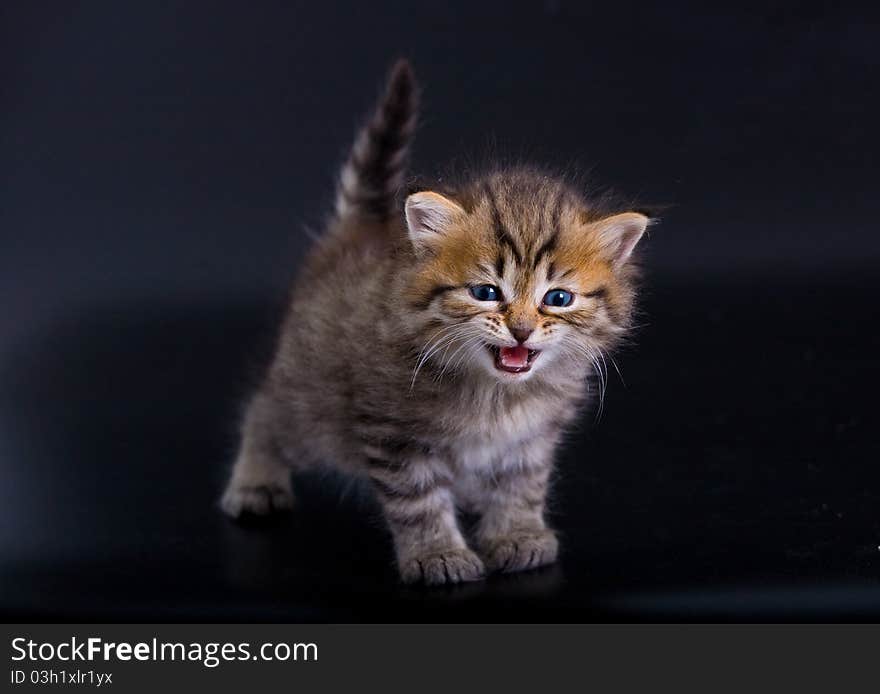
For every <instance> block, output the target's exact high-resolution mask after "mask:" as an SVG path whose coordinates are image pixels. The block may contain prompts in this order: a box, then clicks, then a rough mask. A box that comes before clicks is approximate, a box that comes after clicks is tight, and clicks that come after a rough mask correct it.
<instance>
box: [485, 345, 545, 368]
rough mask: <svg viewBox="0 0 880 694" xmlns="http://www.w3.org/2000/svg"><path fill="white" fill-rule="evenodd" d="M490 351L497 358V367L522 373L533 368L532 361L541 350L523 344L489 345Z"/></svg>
mask: <svg viewBox="0 0 880 694" xmlns="http://www.w3.org/2000/svg"><path fill="white" fill-rule="evenodd" d="M489 351H490V352H491V353H492V356H493V357H494V358H495V368H496V369H498V370H499V371H507V372H508V373H512V374H521V373H525V372H526V371H528V370H530V369H531V368H532V362H534V361H535V359H537V358H538V354H540V352H539V351H538V350H536V349H529V348H528V347H523V346H522V345H517V346H516V347H497V346H495V345H489Z"/></svg>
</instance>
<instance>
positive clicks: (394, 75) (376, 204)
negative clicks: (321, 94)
mask: <svg viewBox="0 0 880 694" xmlns="http://www.w3.org/2000/svg"><path fill="white" fill-rule="evenodd" d="M417 110H418V94H417V91H416V84H415V79H414V77H413V73H412V68H410V66H409V63H407V62H406V61H403V60H401V61H399V62H398V63H396V64H395V66H394V67H393V69H392V70H391V73H390V75H389V78H388V84H387V85H386V87H385V93H384V94H383V96H382V99H381V100H380V102H379V104H378V106H377V107H376V109H375V111H374V112H373V115H372V116H371V118H370V119H369V121H368V122H367V124H366V125H365V126H364V127H363V128H362V129H361V131H360V132H359V133H358V135H357V138H356V139H355V142H354V145H353V147H352V149H351V152H350V153H349V156H348V160H347V161H346V162H345V165H344V166H343V167H342V171H341V173H340V175H339V184H338V186H337V190H336V215H337V216H338V217H339V218H340V219H348V218H354V219H361V220H377V221H380V222H384V221H386V220H387V219H388V218H389V217H390V216H391V214H392V211H393V208H394V202H395V199H396V196H397V191H398V189H399V188H400V187H401V184H402V183H403V176H404V173H405V168H406V160H407V156H408V154H409V145H410V141H411V140H412V135H413V131H414V130H415V124H416V117H417Z"/></svg>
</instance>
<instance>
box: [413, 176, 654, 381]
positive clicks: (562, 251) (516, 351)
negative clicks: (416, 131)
mask: <svg viewBox="0 0 880 694" xmlns="http://www.w3.org/2000/svg"><path fill="white" fill-rule="evenodd" d="M648 222H649V219H648V217H647V216H645V215H644V214H641V213H638V212H621V213H617V214H611V215H606V214H601V213H599V212H598V211H597V210H595V209H592V208H591V207H590V206H589V205H588V204H587V203H586V202H585V201H584V199H583V198H582V197H581V196H580V195H578V194H577V193H576V192H575V191H574V190H573V189H572V188H570V187H569V186H568V185H566V184H565V183H563V182H562V181H560V180H557V179H554V178H552V177H549V176H545V175H542V174H536V173H534V172H530V171H525V170H513V171H507V172H500V173H495V174H492V175H490V176H487V177H485V178H483V179H480V180H478V181H474V182H472V183H470V184H468V185H467V186H465V187H463V188H462V189H460V190H458V191H456V192H454V193H451V194H450V193H443V194H441V193H439V192H435V191H422V192H417V193H413V194H411V195H410V196H409V197H408V198H407V200H406V225H407V229H408V232H409V239H410V242H411V243H412V246H413V248H414V250H415V254H414V258H415V261H414V267H413V269H412V274H411V277H410V280H409V286H408V292H409V297H408V299H409V301H410V303H411V305H412V306H413V307H414V309H415V311H416V316H415V317H416V321H417V324H418V326H419V328H418V333H419V335H418V339H419V341H420V344H421V345H424V348H423V349H422V352H421V354H420V362H421V363H422V364H424V363H428V362H431V363H433V365H434V366H435V367H439V368H441V369H446V370H451V371H458V372H461V371H470V372H477V373H480V374H484V375H488V376H489V377H490V378H492V379H496V380H500V381H502V382H507V383H511V384H513V383H519V382H524V381H526V380H529V379H535V378H542V377H543V378H556V379H560V378H562V379H564V378H566V377H567V376H575V377H577V376H580V375H581V374H583V372H584V371H585V370H587V369H590V368H592V367H593V366H595V367H597V368H598V365H599V363H601V362H602V360H603V357H604V355H603V352H604V351H605V350H607V349H609V348H610V347H612V346H613V345H614V343H615V342H616V341H617V340H618V339H619V338H620V336H621V335H622V334H623V333H624V332H625V331H626V329H627V328H628V327H629V323H630V317H631V313H632V308H633V299H634V279H635V269H634V267H633V264H632V262H631V254H632V251H633V248H634V247H635V245H636V243H637V242H638V241H639V239H640V238H641V237H642V234H643V233H644V231H645V229H646V227H647V225H648Z"/></svg>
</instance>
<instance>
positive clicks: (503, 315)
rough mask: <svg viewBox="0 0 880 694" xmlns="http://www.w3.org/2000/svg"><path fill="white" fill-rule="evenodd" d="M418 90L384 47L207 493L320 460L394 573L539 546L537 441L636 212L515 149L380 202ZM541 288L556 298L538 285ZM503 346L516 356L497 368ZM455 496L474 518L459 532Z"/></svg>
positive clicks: (614, 278)
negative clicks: (373, 513)
mask: <svg viewBox="0 0 880 694" xmlns="http://www.w3.org/2000/svg"><path fill="white" fill-rule="evenodd" d="M416 97H417V90H416V86H415V83H414V79H413V75H412V72H411V70H410V68H409V66H408V65H407V64H406V63H403V62H401V63H399V64H397V65H396V66H395V68H394V69H393V70H392V72H391V76H390V78H389V82H388V86H387V88H386V91H385V94H384V95H383V97H382V99H381V100H380V103H379V105H378V107H377V109H376V111H375V113H374V114H373V116H372V117H371V119H370V120H369V121H368V123H367V125H366V126H365V128H364V129H363V130H362V131H361V133H360V134H359V135H358V137H357V140H356V142H355V145H354V148H353V150H352V152H351V155H350V157H349V159H348V161H347V162H346V164H345V166H344V168H343V170H342V174H341V178H340V183H339V187H338V193H337V203H336V213H335V217H334V218H333V219H332V221H331V222H330V224H329V228H328V229H327V230H326V232H325V233H324V234H323V235H322V237H321V238H320V239H319V241H318V242H317V243H316V244H315V246H314V247H313V249H312V250H311V252H310V254H309V256H308V259H307V261H306V263H305V266H304V268H303V269H302V271H301V273H300V275H299V279H298V281H297V283H296V285H295V287H294V291H293V293H292V300H291V304H290V309H289V312H288V315H287V318H286V320H285V323H284V326H283V329H282V333H281V338H280V342H279V344H278V347H277V351H276V354H275V359H274V361H273V363H272V365H271V368H270V369H269V371H268V374H267V376H266V378H265V380H264V382H263V383H262V385H261V386H260V388H259V389H258V391H257V392H256V394H255V395H254V397H253V399H252V401H251V402H250V405H249V407H248V410H247V414H246V417H245V419H244V423H243V427H242V440H241V448H240V451H239V454H238V459H237V462H236V463H235V466H234V469H233V472H232V476H231V479H230V481H229V485H228V488H227V490H226V492H225V494H224V496H223V499H222V507H223V509H224V510H225V511H226V512H227V513H228V514H230V515H231V516H234V517H238V516H241V515H242V514H246V513H251V514H266V513H270V512H272V511H277V510H280V509H287V508H289V507H291V506H292V504H293V493H292V489H291V478H290V470H291V467H294V468H302V467H306V466H310V465H317V464H329V465H335V466H337V467H339V468H341V469H342V470H344V471H346V472H349V473H351V474H354V475H361V476H364V477H366V478H368V479H369V480H370V482H371V483H372V486H373V489H374V490H375V493H376V495H377V496H378V499H379V500H380V502H381V504H382V507H383V509H384V515H385V518H386V520H387V523H388V527H389V529H390V531H391V533H392V535H393V538H394V546H395V551H396V558H397V564H398V567H399V570H400V575H401V577H402V579H403V580H404V581H407V582H419V581H421V582H426V583H429V584H439V583H448V582H458V581H469V580H474V579H478V578H480V577H482V576H483V575H484V574H485V572H486V571H518V570H522V569H529V568H533V567H537V566H540V565H543V564H547V563H549V562H552V561H554V560H555V559H556V555H557V540H556V536H555V534H554V533H553V531H552V530H551V529H550V528H548V527H547V525H546V523H545V519H544V511H545V501H546V497H547V488H548V481H549V479H550V475H551V469H552V461H553V453H554V449H555V448H556V446H557V443H558V441H559V438H560V435H561V433H562V431H563V430H564V428H565V427H566V425H567V424H569V423H570V422H571V421H572V419H573V418H574V417H576V416H577V413H578V410H579V408H580V407H581V406H582V404H583V403H584V401H585V399H586V397H587V395H588V376H589V375H590V374H591V373H596V372H601V368H600V366H601V364H602V362H603V360H604V357H605V353H606V352H607V350H608V349H610V348H611V347H613V346H614V344H615V343H616V342H617V341H618V340H619V339H620V337H621V336H622V335H623V334H624V333H625V331H626V330H627V328H628V327H629V324H630V317H631V315H632V310H633V301H634V277H635V270H634V268H633V265H632V263H631V260H630V253H631V252H632V250H633V247H634V246H635V244H636V242H637V241H638V240H639V238H640V237H641V235H642V233H643V232H644V230H645V227H646V225H647V223H648V219H647V217H645V216H644V215H642V214H639V213H637V212H622V213H619V214H614V215H608V214H605V213H600V212H598V211H597V210H596V209H595V208H594V207H593V206H591V205H590V203H589V202H588V201H587V200H585V199H584V198H583V197H582V196H581V195H580V194H579V192H578V191H577V190H575V189H573V188H572V187H570V186H569V185H567V184H566V183H565V182H563V181H562V180H560V179H557V178H554V177H550V176H547V175H544V174H541V173H537V172H535V171H532V170H529V169H524V168H516V169H508V170H498V171H494V172H490V173H488V174H487V175H482V176H474V177H472V178H471V179H470V180H467V181H465V182H464V183H462V184H461V185H459V186H456V187H455V188H454V189H452V190H444V191H438V190H421V191H416V192H413V193H412V194H410V195H409V196H408V197H407V198H406V202H405V205H403V206H401V205H399V204H396V203H395V200H396V194H397V193H398V189H399V187H400V185H401V183H402V181H403V177H404V165H405V161H406V157H407V151H408V146H409V143H410V139H411V135H412V132H413V128H414V123H415V119H416ZM401 207H402V208H403V209H401ZM482 285H490V286H492V287H494V288H496V289H497V294H496V295H495V300H489V301H487V300H479V299H477V298H475V296H474V294H473V291H474V290H473V288H474V287H479V286H482ZM555 289H563V290H565V291H567V292H570V293H571V295H572V296H573V303H571V305H570V306H553V305H547V304H546V303H543V299H544V297H545V295H546V294H547V292H548V291H550V290H555ZM520 346H521V347H525V348H527V349H528V350H529V355H530V356H529V358H530V362H529V365H528V367H529V368H527V369H526V368H524V369H520V370H519V371H518V372H516V373H514V372H511V371H510V370H503V369H502V368H500V366H499V359H500V356H499V355H500V354H502V353H509V350H510V349H515V348H519V347H520ZM505 348H506V349H507V350H508V352H502V351H501V350H502V349H505ZM521 353H522V352H520V354H521ZM459 511H467V512H470V513H473V514H476V516H477V517H478V519H479V520H478V521H477V523H476V525H475V528H474V531H473V533H472V536H471V537H470V538H469V541H468V540H466V539H465V537H464V536H463V534H462V531H461V530H460V527H459V524H458V521H457V513H458V512H459Z"/></svg>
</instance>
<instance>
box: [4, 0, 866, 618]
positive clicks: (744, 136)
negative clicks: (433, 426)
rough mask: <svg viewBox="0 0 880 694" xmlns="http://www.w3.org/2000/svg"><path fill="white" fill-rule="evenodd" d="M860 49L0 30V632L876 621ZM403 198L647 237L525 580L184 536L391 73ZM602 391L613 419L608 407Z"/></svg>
mask: <svg viewBox="0 0 880 694" xmlns="http://www.w3.org/2000/svg"><path fill="white" fill-rule="evenodd" d="M878 27H880V25H878V17H877V14H876V12H874V11H867V10H863V9H861V8H859V7H857V6H852V5H850V6H849V7H845V6H843V5H836V6H834V7H832V6H831V5H830V4H829V3H819V2H802V3H796V2H770V3H764V4H762V5H761V7H760V9H754V10H747V9H746V8H743V7H741V6H729V7H726V8H725V7H721V6H716V5H711V6H710V5H707V4H706V3H693V4H669V3H650V4H649V3H644V4H625V3H613V4H612V3H587V2H583V3H581V2H562V1H561V0H556V1H553V2H544V3H526V2H505V3H500V2H499V3H427V4H417V3H382V4H376V5H373V4H370V3H347V2H346V3H323V4H315V5H305V4H298V3H270V2H264V3H229V4H227V3H216V2H212V3H159V2H150V3H118V2H91V3H54V4H44V3H37V2H34V3H30V2H28V3H6V4H4V6H3V8H2V9H0V32H2V34H0V65H2V79H0V106H2V107H0V235H2V237H0V295H2V296H3V303H2V306H3V310H2V312H0V460H2V466H3V467H2V470H3V482H2V485H0V514H2V522H0V607H2V611H3V612H4V614H6V615H7V616H10V617H18V618H22V619H28V620H31V619H66V618H71V619H87V620H88V619H121V620H126V619H242V620H272V619H278V620H287V619H290V620H324V621H328V620H329V621H334V620H353V619H362V618H363V619H374V620H379V621H384V620H421V619H434V620H447V619H451V620H470V619H497V620H503V621H522V620H532V619H541V620H550V621H569V620H578V621H580V620H589V619H614V620H620V619H639V620H645V619H647V620H651V619H718V618H721V619H764V618H766V619H840V618H847V619H877V618H878V617H880V584H878V570H880V562H878V557H880V547H878V544H880V521H878V513H880V471H878V466H877V460H878V459H880V456H878V444H877V437H876V434H875V433H874V428H875V426H876V419H877V418H876V414H877V407H876V400H875V397H876V395H875V394H876V393H877V392H878V390H877V387H878V385H880V383H878V378H877V349H878V347H880V330H878V327H877V323H876V313H877V312H876V297H877V285H878V282H877V267H878V259H880V234H878V233H877V232H878V229H877V226H878V225H877V223H876V222H875V218H876V217H875V215H876V197H877V196H876V189H877V176H876V174H875V170H874V167H875V165H876V160H877V154H878V149H880V148H878V138H880V135H878V128H877V122H878V120H880V102H878V90H877V74H878V67H880V48H878V46H880V40H878V39H880V31H878ZM401 55H405V56H408V57H410V58H411V59H412V61H413V63H414V65H415V68H416V71H417V74H418V75H419V78H420V80H421V82H422V84H423V86H424V89H425V93H424V117H423V119H422V125H421V129H420V133H419V138H418V141H417V145H416V149H415V156H414V169H415V170H416V171H421V172H425V173H435V172H436V171H438V170H441V169H442V168H444V167H446V166H447V165H448V164H449V163H450V162H453V163H455V162H461V161H467V160H470V159H473V158H484V157H486V156H490V157H491V156H492V154H493V153H497V154H499V155H504V156H505V157H515V158H518V159H524V160H527V161H537V162H539V163H544V164H550V165H553V166H557V167H560V168H562V169H564V170H566V171H573V172H575V173H577V174H580V175H581V176H582V177H583V176H586V177H587V178H588V180H591V181H595V182H596V183H600V184H607V185H611V186H613V187H614V188H615V189H618V190H620V191H622V192H624V193H626V194H629V195H632V196H633V197H634V199H637V200H638V201H640V202H642V203H644V204H652V205H664V206H667V207H666V211H665V212H664V214H663V221H662V223H661V224H660V225H659V226H657V227H655V228H654V230H653V231H652V232H651V234H650V238H649V239H648V240H647V242H646V243H645V257H646V264H647V269H648V276H647V286H646V289H645V294H644V301H643V308H644V316H643V319H642V320H641V327H640V328H639V331H638V334H637V340H636V345H635V347H634V348H633V349H629V350H627V351H626V352H624V353H622V354H620V355H618V359H617V362H618V364H619V366H620V371H621V373H622V375H623V378H622V379H620V378H618V377H617V376H616V374H614V373H612V378H611V383H610V387H609V393H608V400H607V402H606V407H605V413H604V415H603V418H602V419H601V421H599V422H598V423H596V422H595V421H594V417H593V414H592V413H587V414H586V415H585V417H584V423H583V426H582V427H581V428H580V429H579V431H577V432H575V433H573V435H572V436H571V438H570V441H569V442H568V444H567V446H566V448H565V450H564V451H563V452H562V454H561V456H560V475H559V479H558V484H557V493H556V495H555V498H554V502H553V507H552V518H553V520H554V524H555V525H556V526H557V527H558V528H559V529H560V531H561V532H562V534H563V537H564V554H563V556H562V561H561V563H560V564H559V565H558V566H556V567H551V568H549V569H546V570H543V571H538V572H533V573H531V574H524V575H520V576H513V577H499V578H493V579H491V580H490V581H488V582H486V583H481V584H476V585H469V586H465V587H462V588H458V589H450V590H435V591H426V590H420V589H403V588H400V587H399V586H398V585H397V584H396V583H395V575H394V571H393V567H392V565H391V554H390V547H389V544H388V541H387V538H386V537H385V534H384V531H383V529H382V526H381V523H380V522H379V520H378V517H377V515H376V509H375V507H374V506H373V505H372V502H371V501H370V500H369V499H368V498H365V497H363V496H362V495H360V494H359V493H358V492H357V491H356V490H350V489H347V488H345V487H340V485H339V484H337V483H336V482H335V481H327V480H317V479H304V480H301V481H300V489H301V491H302V494H301V496H302V497H303V503H302V507H301V508H300V510H299V511H298V512H297V513H295V514H294V515H293V516H291V517H289V518H287V519H284V520H283V521H281V522H280V523H277V524H275V525H273V526H271V527H269V528H240V527H237V526H235V525H233V524H231V523H229V522H227V521H226V520H225V519H223V518H222V517H221V516H220V515H219V513H218V512H217V511H216V508H215V506H214V504H215V501H216V498H217V496H218V494H219V491H220V489H221V485H222V482H223V477H224V475H225V472H226V469H227V467H228V464H229V462H230V459H231V456H232V453H233V452H234V448H235V428H236V423H237V422H236V420H237V413H238V407H239V402H240V400H241V398H242V397H243V396H244V395H245V394H246V393H247V392H248V389H249V387H250V385H251V384H252V383H253V382H254V378H255V377H256V376H258V374H259V369H260V365H261V364H262V363H263V361H264V360H265V358H266V355H267V353H268V350H270V349H271V342H272V338H273V334H274V330H275V322H276V320H277V318H278V316H279V314H280V311H281V309H282V306H283V300H284V293H285V290H286V286H287V283H288V282H289V280H290V278H291V277H292V276H293V274H294V272H295V270H296V267H297V265H298V263H299V260H300V259H301V257H302V255H303V252H304V250H305V248H306V247H307V243H308V236H307V233H306V232H305V231H304V230H303V227H304V226H308V227H310V228H312V229H316V230H317V229H320V225H321V220H322V219H323V218H324V215H325V214H326V212H327V211H328V209H329V203H330V201H331V199H332V187H333V177H334V174H335V172H336V170H337V167H338V164H339V162H340V161H341V160H342V158H343V156H344V154H345V151H346V149H347V147H348V145H349V142H350V140H351V138H352V135H353V133H354V129H355V126H356V124H357V123H358V121H359V120H360V117H361V116H362V115H363V114H364V113H365V112H366V111H367V110H368V108H369V106H370V104H371V102H372V100H373V99H374V97H375V95H376V93H377V90H378V88H379V86H380V84H381V82H382V79H383V75H384V73H385V70H386V69H387V67H388V65H389V64H390V62H391V61H392V60H393V59H394V58H396V57H398V56H401ZM624 382H625V385H624Z"/></svg>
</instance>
